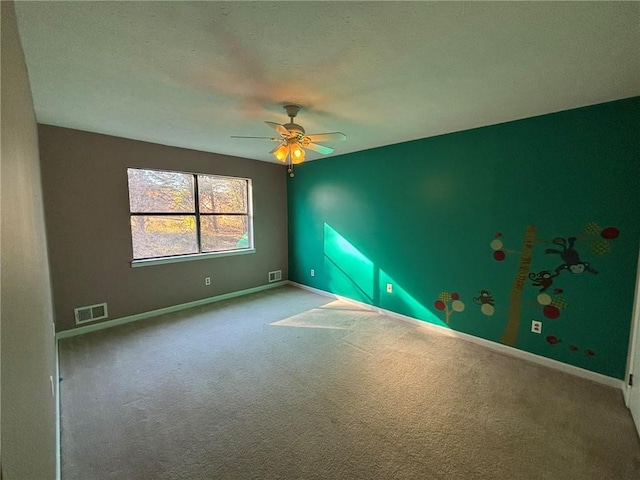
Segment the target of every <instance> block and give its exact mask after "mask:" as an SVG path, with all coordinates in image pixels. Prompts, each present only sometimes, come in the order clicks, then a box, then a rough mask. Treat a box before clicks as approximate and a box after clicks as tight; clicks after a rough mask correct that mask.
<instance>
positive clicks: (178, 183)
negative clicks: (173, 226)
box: [127, 168, 195, 213]
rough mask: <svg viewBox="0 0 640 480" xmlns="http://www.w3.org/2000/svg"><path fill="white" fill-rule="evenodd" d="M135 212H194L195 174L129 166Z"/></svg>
mask: <svg viewBox="0 0 640 480" xmlns="http://www.w3.org/2000/svg"><path fill="white" fill-rule="evenodd" d="M127 174H128V175H129V206H130V208H131V212H132V213H195V206H194V203H195V201H194V187H193V183H194V182H193V175H191V174H188V173H177V172H159V171H157V170H140V169H137V168H128V169H127Z"/></svg>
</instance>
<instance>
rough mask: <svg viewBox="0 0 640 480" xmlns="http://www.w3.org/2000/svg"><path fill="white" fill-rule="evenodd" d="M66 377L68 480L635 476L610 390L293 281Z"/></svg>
mask: <svg viewBox="0 0 640 480" xmlns="http://www.w3.org/2000/svg"><path fill="white" fill-rule="evenodd" d="M60 368H61V377H62V379H63V380H62V382H61V392H62V394H61V402H62V405H61V415H62V473H63V477H62V478H63V480H76V479H77V480H93V479H118V480H134V479H181V480H182V479H206V480H211V479H215V480H218V479H234V480H235V479H269V480H270V479H367V480H370V479H421V480H428V479H456V480H458V479H460V480H467V479H469V480H474V479H536V480H539V479H554V480H555V479H564V480H569V479H580V480H585V479H597V480H604V479H616V480H622V479H633V480H638V479H639V478H640V441H639V440H638V436H637V434H636V431H635V429H634V426H633V422H632V420H631V415H630V414H629V411H628V410H627V409H626V408H625V407H624V404H623V401H622V394H621V392H620V391H619V390H616V389H613V388H609V387H605V386H601V385H598V384H595V383H592V382H589V381H586V380H583V379H579V378H576V377H573V376H570V375H566V374H563V373H560V372H557V371H554V370H550V369H547V368H545V367H540V366H537V365H533V364H530V363H528V362H526V361H523V360H520V359H516V358H512V357H509V356H505V355H501V354H499V353H495V352H493V351H490V350H487V349H485V348H483V347H481V346H478V345H475V344H472V343H469V342H465V341H463V340H459V339H455V338H451V337H448V336H441V335H437V334H433V333H430V332H426V331H425V330H424V329H420V328H418V327H416V326H413V325H411V324H408V323H405V322H402V321H399V320H395V319H392V318H389V317H385V316H382V315H379V314H376V313H373V312H370V311H365V310H361V309H359V308H358V307H357V306H354V305H352V304H350V303H347V302H342V301H334V300H332V299H329V298H326V297H323V296H320V295H317V294H314V293H310V292H307V291H304V290H300V289H297V288H294V287H289V286H287V287H282V288H278V289H274V290H269V291H265V292H261V293H257V294H253V295H250V296H246V297H241V298H236V299H232V300H227V301H224V302H219V303H216V304H212V305H209V306H206V307H200V308H194V309H191V310H188V311H182V312H178V313H174V314H169V315H165V316H161V317H158V318H157V319H153V320H146V321H143V322H137V323H132V324H128V325H123V326H120V327H116V328H112V329H108V330H103V331H100V332H95V333H92V334H87V335H83V336H79V337H73V338H69V339H65V340H62V341H60Z"/></svg>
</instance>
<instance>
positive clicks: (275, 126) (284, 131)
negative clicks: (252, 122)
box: [264, 122, 291, 138]
mask: <svg viewBox="0 0 640 480" xmlns="http://www.w3.org/2000/svg"><path fill="white" fill-rule="evenodd" d="M264 123H266V124H267V125H269V126H270V127H271V128H273V129H274V130H275V131H276V132H278V133H279V134H280V135H281V136H282V138H289V137H290V136H291V132H290V131H289V130H287V129H286V128H284V125H280V124H279V123H275V122H264Z"/></svg>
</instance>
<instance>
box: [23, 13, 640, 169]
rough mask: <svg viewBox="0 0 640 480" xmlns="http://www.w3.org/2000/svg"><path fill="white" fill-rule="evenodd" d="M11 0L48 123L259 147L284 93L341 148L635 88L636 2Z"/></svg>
mask: <svg viewBox="0 0 640 480" xmlns="http://www.w3.org/2000/svg"><path fill="white" fill-rule="evenodd" d="M16 9H17V13H18V20H19V28H20V34H21V38H22V43H23V48H24V51H25V56H26V61H27V66H28V69H29V77H30V81H31V87H32V90H33V97H34V103H35V109H36V115H37V118H38V121H39V122H40V123H45V124H50V125H58V126H64V127H70V128H77V129H81V130H88V131H92V132H100V133H105V134H110V135H117V136H121V137H127V138H133V139H139V140H145V141H149V142H155V143H161V144H165V145H175V146H180V147H187V148H193V149H196V150H203V151H208V152H217V153H223V154H229V155H236V156H241V157H247V158H253V159H256V160H265V161H273V157H272V156H271V155H269V153H268V152H269V150H270V149H271V148H273V145H272V144H271V143H269V142H267V141H263V140H245V139H232V138H230V136H231V135H258V136H262V135H266V136H270V135H272V134H273V131H272V130H271V129H270V128H269V127H268V126H267V125H265V124H264V122H263V121H264V120H270V121H274V122H278V123H286V122H287V121H288V119H287V117H286V115H285V113H284V110H283V109H282V105H283V104H285V103H289V102H293V103H297V104H300V105H301V106H302V107H303V110H302V111H301V113H300V114H299V116H298V118H297V123H300V124H301V125H303V126H304V127H305V129H306V130H307V133H320V132H331V131H341V132H344V133H345V134H347V136H348V138H347V140H346V141H345V142H339V143H335V144H330V146H332V147H334V148H335V149H336V151H335V153H334V155H336V154H342V153H348V152H353V151H358V150H364V149H367V148H372V147H377V146H381V145H388V144H392V143H398V142H402V141H407V140H413V139H417V138H423V137H429V136H433V135H439V134H443V133H447V132H453V131H458V130H464V129H468V128H473V127H478V126H483V125H490V124H495V123H500V122H504V121H509V120H514V119H518V118H524V117H530V116H534V115H539V114H544V113H549V112H554V111H559V110H565V109H569V108H573V107H579V106H584V105H590V104H594V103H600V102H605V101H610V100H615V99H619V98H625V97H631V96H636V95H640V53H639V52H640V4H639V3H635V2H567V3H564V2H562V3H557V2H535V3H530V2H513V3H484V2H443V3H440V2H380V3H379V2H364V3H360V2H308V1H298V2H265V1H262V2H58V1H49V2H18V3H17V6H16ZM318 157H319V155H318V154H315V153H313V152H311V153H310V154H309V155H308V159H316V158H318Z"/></svg>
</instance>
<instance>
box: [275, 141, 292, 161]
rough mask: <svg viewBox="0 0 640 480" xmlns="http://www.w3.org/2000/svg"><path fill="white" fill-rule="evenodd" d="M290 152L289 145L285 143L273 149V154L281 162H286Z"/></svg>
mask: <svg viewBox="0 0 640 480" xmlns="http://www.w3.org/2000/svg"><path fill="white" fill-rule="evenodd" d="M288 154H289V147H288V146H287V145H285V144H284V143H283V144H281V145H280V146H279V147H277V148H276V149H275V150H274V151H273V156H274V157H276V158H277V159H278V160H279V161H280V162H284V161H285V160H286V159H287V155H288Z"/></svg>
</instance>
